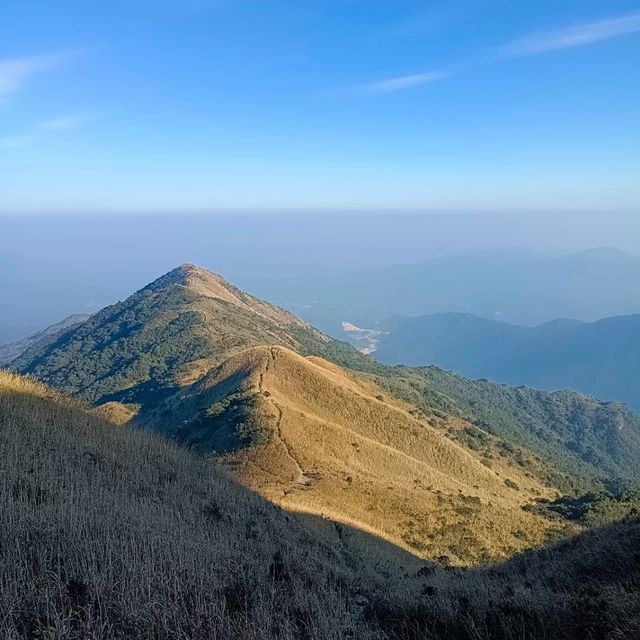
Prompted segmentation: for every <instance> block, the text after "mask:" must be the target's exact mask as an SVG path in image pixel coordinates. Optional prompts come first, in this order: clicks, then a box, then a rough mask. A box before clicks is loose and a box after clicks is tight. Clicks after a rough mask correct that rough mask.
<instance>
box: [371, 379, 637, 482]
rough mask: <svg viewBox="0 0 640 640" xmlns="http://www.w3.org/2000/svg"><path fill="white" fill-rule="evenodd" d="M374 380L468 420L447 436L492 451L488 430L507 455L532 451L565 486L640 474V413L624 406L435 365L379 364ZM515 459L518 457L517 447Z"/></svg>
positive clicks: (414, 401)
mask: <svg viewBox="0 0 640 640" xmlns="http://www.w3.org/2000/svg"><path fill="white" fill-rule="evenodd" d="M390 371H392V372H393V373H392V374H391V373H390ZM373 379H375V380H377V381H378V383H379V384H380V385H382V386H383V387H385V388H388V389H389V390H390V391H391V392H393V393H395V394H396V395H397V396H399V397H402V398H403V399H405V400H407V401H408V402H411V403H412V404H414V405H416V406H418V407H421V408H423V409H425V410H429V411H432V412H436V414H437V413H438V412H442V413H444V414H449V415H454V416H458V417H459V418H462V419H463V420H466V421H468V422H469V423H471V424H473V425H474V428H473V429H466V430H463V431H460V432H458V433H457V434H455V433H454V434H452V435H453V436H454V437H456V438H458V439H461V440H462V441H464V442H466V443H467V445H468V446H471V447H473V448H476V449H477V450H478V451H482V450H484V451H486V453H487V455H489V456H491V455H492V453H491V447H487V442H486V434H491V435H492V436H495V437H497V438H499V439H500V441H501V444H500V445H499V447H500V449H501V450H502V451H503V452H504V453H507V454H509V450H510V449H511V447H513V446H516V447H525V448H526V449H528V450H529V451H532V452H534V453H536V454H537V455H538V456H540V457H541V458H542V459H543V460H546V461H547V462H550V463H551V464H552V467H553V468H550V469H549V473H550V474H549V475H547V478H548V480H549V482H551V484H553V485H554V486H556V487H562V488H563V490H565V491H570V492H573V491H578V492H579V491H583V490H586V489H588V488H589V486H590V485H591V483H592V481H593V480H594V479H598V480H599V481H600V482H604V483H605V484H611V483H613V484H615V483H616V480H617V479H618V478H623V479H626V480H628V481H632V482H637V481H638V480H639V479H640V473H639V471H638V466H637V463H636V462H635V461H637V460H638V458H639V456H640V417H639V416H638V415H637V414H635V413H633V412H631V411H629V409H628V408H627V407H625V406H624V405H622V404H619V403H616V402H602V401H600V400H597V399H596V398H592V397H589V396H584V395H582V394H580V393H576V392H574V391H556V392H553V393H550V392H547V391H538V390H535V389H530V388H527V387H509V386H507V385H504V384H497V383H495V382H490V381H489V380H468V379H466V378H463V377H462V376H458V375H456V374H454V373H451V372H449V371H443V370H442V369H439V368H437V367H419V368H412V367H402V366H398V367H393V368H392V369H391V370H390V369H388V368H384V367H383V368H381V369H380V370H378V371H376V372H375V373H374V375H373ZM512 457H513V459H514V460H516V461H517V460H519V458H520V453H519V452H512ZM554 469H555V472H554ZM558 470H559V471H560V472H561V473H560V474H558V473H557V471H558ZM543 473H544V472H543ZM591 488H593V487H591Z"/></svg>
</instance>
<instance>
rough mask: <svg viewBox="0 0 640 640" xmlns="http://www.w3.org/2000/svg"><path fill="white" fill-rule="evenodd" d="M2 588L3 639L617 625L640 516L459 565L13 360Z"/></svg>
mask: <svg viewBox="0 0 640 640" xmlns="http://www.w3.org/2000/svg"><path fill="white" fill-rule="evenodd" d="M289 370H290V371H291V372H294V368H293V367H291V368H290V369H289ZM247 373H248V372H247V371H245V372H244V373H243V375H246V374H247ZM0 587H1V588H0V638H3V640H4V639H5V638H6V639H7V640H141V639H143V640H144V639H147V640H151V639H153V640H175V639H183V640H187V639H189V640H221V639H222V638H224V639H227V638H228V639H230V640H236V639H237V640H263V639H266V638H273V639H274V640H345V638H349V639H351V640H423V639H424V638H433V639H434V640H512V639H514V638H527V639H528V640H549V638H553V639H554V640H583V639H584V638H591V639H593V640H595V639H596V638H598V639H599V638H608V639H610V640H618V639H622V638H624V639H626V638H636V637H640V597H639V594H640V522H639V521H638V520H637V519H631V520H628V521H627V522H625V523H622V524H620V525H617V526H613V527H608V528H606V529H604V530H602V531H594V532H590V533H588V534H584V535H581V536H579V537H576V538H572V539H570V540H567V541H566V542H563V543H560V544H558V545H554V546H551V547H549V548H545V549H543V550H540V551H530V552H527V553H524V554H522V555H521V556H519V557H515V558H513V559H511V560H510V561H508V562H506V563H503V564H501V565H494V566H490V567H485V568H481V569H466V570H464V569H452V568H449V569H446V568H442V567H440V566H438V565H437V564H431V563H424V562H420V561H419V560H418V559H417V558H415V557H412V556H410V555H408V554H406V553H404V552H403V551H402V550H400V549H398V548H396V547H393V546H391V545H388V544H386V543H384V542H383V541H381V540H380V539H379V538H377V537H375V536H367V535H366V534H365V533H363V532H361V531H358V530H357V529H352V528H350V527H347V526H342V525H338V524H337V523H333V522H331V521H330V520H324V519H317V518H313V517H311V516H298V515H289V514H287V513H286V512H284V511H282V510H280V509H278V508H277V507H274V506H273V505H270V504H269V503H268V502H266V501H265V500H263V499H261V498H260V497H258V496H257V495H255V494H253V493H251V492H249V491H246V490H245V489H244V488H243V487H241V486H239V485H238V484H237V483H235V482H233V481H232V480H231V479H230V478H229V477H228V476H227V475H225V474H224V473H222V471H221V469H220V468H219V466H218V465H216V464H214V463H212V461H210V460H205V459H203V458H201V457H198V456H194V455H193V454H191V453H189V452H187V451H185V450H182V449H180V448H179V447H177V446H176V445H175V444H172V443H171V442H169V441H166V440H163V439H162V438H159V437H157V436H154V435H153V434H151V433H148V432H146V431H144V430H140V429H132V428H129V427H124V428H121V427H116V426H115V425H113V424H112V423H110V422H108V421H106V420H105V419H103V418H102V417H101V416H100V415H96V413H95V412H92V411H87V410H86V408H85V407H84V406H83V405H82V404H81V403H79V402H77V401H74V400H69V399H67V398H64V397H62V396H60V395H59V394H58V393H55V392H52V391H50V390H49V389H47V388H46V387H44V386H43V385H41V384H38V383H36V382H35V381H33V380H29V379H25V378H21V377H18V376H14V375H11V374H7V373H5V372H0Z"/></svg>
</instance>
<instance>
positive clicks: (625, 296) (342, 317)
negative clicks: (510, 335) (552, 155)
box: [242, 238, 640, 337]
mask: <svg viewBox="0 0 640 640" xmlns="http://www.w3.org/2000/svg"><path fill="white" fill-rule="evenodd" d="M425 242H428V238H425ZM242 282H243V284H244V285H245V286H246V287H248V288H249V289H250V290H251V291H253V292H255V293H256V294H257V295H260V296H261V297H264V298H267V299H269V300H275V301H278V303H279V304H282V305H284V306H287V308H290V309H291V310H293V311H294V312H295V313H297V314H299V315H300V316H301V317H303V318H304V319H305V320H307V321H308V322H311V323H312V324H313V325H314V326H317V327H319V328H320V329H322V330H323V331H325V332H327V333H329V334H330V335H333V336H335V337H344V334H343V332H342V329H341V326H342V323H343V322H348V323H352V324H354V325H357V326H363V327H371V326H373V325H374V324H375V323H377V322H383V321H386V320H387V319H388V318H389V317H391V316H394V315H425V314H433V313H449V312H457V313H472V314H474V315H477V316H481V317H485V318H490V319H494V320H502V321H505V322H511V323H515V324H523V325H527V326H533V325H538V324H541V323H544V322H549V321H551V320H554V319H556V318H576V319H578V320H583V321H587V322H591V321H595V320H598V319H600V318H604V317H609V316H617V315H627V314H632V313H639V312H640V288H639V287H638V286H637V282H640V256H637V255H635V254H630V253H625V252H623V251H619V250H617V249H609V248H599V249H591V250H588V251H582V252H579V253H573V254H568V255H561V256H548V255H540V254H536V253H532V252H530V251H527V250H524V249H521V250H519V249H503V250H491V251H473V252H466V253H461V254H457V255H448V256H445V257H441V258H437V259H433V260H430V261H428V262H425V263H422V264H411V265H396V266H384V267H375V268H343V267H326V266H323V267H318V268H307V267H304V266H301V267H299V268H296V269H291V268H289V269H283V270H282V271H278V272H277V273H272V272H268V273H263V274H261V273H253V274H251V275H247V276H245V277H244V279H243V281H242Z"/></svg>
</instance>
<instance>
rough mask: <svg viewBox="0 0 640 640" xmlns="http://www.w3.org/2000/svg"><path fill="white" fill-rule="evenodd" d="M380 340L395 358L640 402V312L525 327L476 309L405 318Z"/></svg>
mask: <svg viewBox="0 0 640 640" xmlns="http://www.w3.org/2000/svg"><path fill="white" fill-rule="evenodd" d="M385 328H386V331H385V332H384V333H381V334H380V336H379V339H378V343H377V345H376V346H377V350H376V357H377V358H379V359H380V360H381V361H382V362H387V363H390V364H400V363H402V364H407V365H410V366H421V365H436V366H439V367H444V368H445V369H451V370H453V371H456V372H457V373H460V374H461V375H465V376H469V377H474V378H479V377H482V378H490V379H492V380H495V381H497V382H503V383H507V384H517V385H520V384H525V385H529V386H532V387H536V388H539V389H547V390H557V389H575V390H577V391H581V392H583V393H589V394H592V395H594V396H597V397H599V398H602V399H605V400H618V401H621V402H625V403H627V404H629V406H631V407H632V408H634V409H636V410H637V409H640V383H639V382H638V381H639V380H640V315H638V314H636V315H629V316H617V317H611V318H604V319H603V320H599V321H597V322H591V323H583V322H578V321H572V320H556V321H554V322H549V323H545V324H543V325H539V326H537V327H523V326H516V325H510V324H507V323H503V322H496V321H494V320H488V319H485V318H479V317H477V316H473V315H470V314H454V313H452V314H436V315H431V316H420V317H417V318H397V319H395V320H393V321H391V322H389V323H388V324H387V325H385Z"/></svg>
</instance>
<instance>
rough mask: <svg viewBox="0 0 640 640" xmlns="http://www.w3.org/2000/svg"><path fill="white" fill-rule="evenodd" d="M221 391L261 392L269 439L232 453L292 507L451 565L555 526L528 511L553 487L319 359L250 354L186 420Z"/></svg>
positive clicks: (519, 543)
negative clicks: (488, 456) (485, 459)
mask: <svg viewBox="0 0 640 640" xmlns="http://www.w3.org/2000/svg"><path fill="white" fill-rule="evenodd" d="M212 390H213V391H214V392H215V396H216V397H224V396H228V395H229V394H231V393H233V392H237V391H239V390H241V391H242V392H244V393H250V394H254V397H255V401H254V404H253V409H252V411H253V420H254V422H256V423H258V424H259V425H260V427H261V428H262V429H265V430H268V432H269V437H268V438H266V441H265V442H263V443H261V444H253V445H251V446H249V447H246V448H243V449H240V450H238V451H236V452H234V453H231V454H227V455H225V456H224V457H223V460H224V462H225V463H226V465H227V466H228V467H229V468H230V469H231V470H232V471H233V473H234V474H235V476H236V477H237V478H239V479H240V481H241V482H243V483H244V484H245V485H246V486H248V487H250V488H251V489H253V490H255V491H257V492H258V493H259V494H260V495H262V496H264V497H266V498H268V499H269V500H271V501H273V502H275V503H276V504H278V505H281V506H283V507H285V508H286V509H289V510H291V511H296V512H301V513H308V514H313V515H318V516H322V517H326V518H329V519H331V520H335V521H338V522H342V523H344V524H347V525H350V526H353V527H357V528H358V529H361V530H362V531H366V532H368V533H371V534H374V535H376V536H379V537H381V538H383V539H385V540H387V541H390V542H392V543H393V544H395V545H398V546H400V547H403V548H406V549H408V550H410V551H411V552H413V553H416V554H418V555H420V556H421V557H424V558H438V557H446V558H447V561H448V562H451V563H453V564H469V563H478V562H482V561H486V560H488V559H492V558H501V557H507V556H509V555H511V554H513V553H514V552H516V551H519V550H521V549H525V548H528V547H532V546H536V545H539V544H541V543H543V542H544V541H545V540H546V539H547V537H548V536H549V534H550V532H551V531H552V530H554V529H555V528H556V527H557V524H554V523H552V522H550V521H549V520H547V519H545V518H543V517H542V516H540V515H536V514H533V513H529V512H527V511H525V510H523V507H524V506H525V505H527V504H530V503H531V502H533V501H534V500H535V499H536V498H538V497H540V496H544V497H550V498H551V497H554V496H555V492H554V491H553V490H551V489H549V488H548V487H545V486H544V485H542V484H541V483H540V482H539V481H537V480H536V479H535V478H533V477H527V475H525V471H524V470H522V469H520V468H518V467H514V466H510V465H509V464H508V463H507V461H506V460H502V459H499V458H498V459H496V460H495V464H493V465H492V468H491V469H490V468H488V467H487V466H485V464H483V463H482V461H481V459H480V456H479V455H476V454H474V452H472V451H471V450H469V449H466V448H464V447H463V446H461V445H460V444H458V443H456V442H454V441H453V440H452V439H450V438H449V437H447V435H446V430H445V429H442V428H435V427H433V426H431V424H430V423H429V422H427V421H426V420H423V419H420V418H418V417H416V416H415V415H412V413H410V411H412V407H411V406H410V405H406V404H404V403H401V402H399V401H396V400H394V399H393V398H391V397H389V396H388V394H383V393H382V391H381V390H380V389H379V388H378V387H376V385H374V384H373V383H371V382H370V381H367V380H364V379H362V378H360V377H359V376H357V375H356V374H353V373H350V372H347V371H345V370H343V369H341V368H340V367H338V366H336V365H334V364H331V363H329V362H326V361H324V360H322V359H320V358H303V357H301V356H299V355H298V354H296V353H295V352H293V351H291V350H289V349H287V348H284V347H258V348H253V349H249V350H246V351H243V352H241V353H239V354H236V355H234V356H232V357H231V358H229V359H228V360H226V361H225V362H224V363H223V364H222V365H221V366H220V367H218V368H216V369H215V370H213V371H212V372H211V373H210V374H208V375H207V376H206V377H205V378H204V379H203V380H202V381H201V382H200V383H198V384H197V385H195V387H194V388H193V389H192V390H191V391H190V392H188V393H186V394H185V396H184V397H183V400H182V402H183V403H184V404H185V409H184V412H183V413H184V415H187V416H188V415H189V414H192V413H193V412H195V411H197V408H198V407H197V403H198V401H199V400H198V399H199V398H202V401H203V402H207V401H208V400H207V398H210V395H209V394H210V393H211V391H212ZM186 407H188V408H186ZM505 481H509V484H510V486H508V484H507V483H505ZM512 483H513V484H512ZM512 487H516V488H512Z"/></svg>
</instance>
